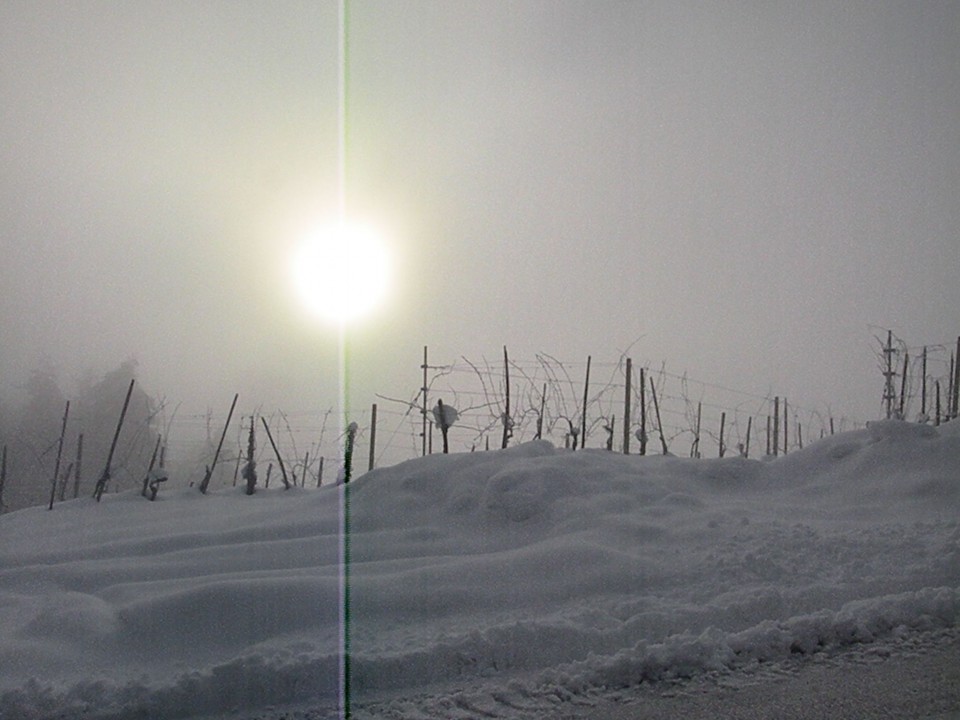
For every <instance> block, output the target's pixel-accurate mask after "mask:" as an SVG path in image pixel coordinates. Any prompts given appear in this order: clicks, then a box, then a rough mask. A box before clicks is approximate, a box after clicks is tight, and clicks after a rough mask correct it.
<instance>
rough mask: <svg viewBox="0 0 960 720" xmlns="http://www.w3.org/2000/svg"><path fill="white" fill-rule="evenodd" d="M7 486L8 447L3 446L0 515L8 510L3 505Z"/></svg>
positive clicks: (0, 460)
mask: <svg viewBox="0 0 960 720" xmlns="http://www.w3.org/2000/svg"><path fill="white" fill-rule="evenodd" d="M6 484H7V446H6V445H4V446H3V453H2V454H0V513H2V512H3V511H4V510H5V509H6V507H7V506H6V505H4V504H3V486H4V485H6Z"/></svg>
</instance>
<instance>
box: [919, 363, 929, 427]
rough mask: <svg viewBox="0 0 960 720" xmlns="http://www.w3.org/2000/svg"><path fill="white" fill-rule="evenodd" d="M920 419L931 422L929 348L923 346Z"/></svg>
mask: <svg viewBox="0 0 960 720" xmlns="http://www.w3.org/2000/svg"><path fill="white" fill-rule="evenodd" d="M920 373H921V378H920V417H921V418H923V422H925V423H926V422H929V419H928V418H927V346H926V345H924V346H923V356H922V357H921V359H920Z"/></svg>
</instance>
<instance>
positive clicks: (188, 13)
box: [0, 0, 960, 432]
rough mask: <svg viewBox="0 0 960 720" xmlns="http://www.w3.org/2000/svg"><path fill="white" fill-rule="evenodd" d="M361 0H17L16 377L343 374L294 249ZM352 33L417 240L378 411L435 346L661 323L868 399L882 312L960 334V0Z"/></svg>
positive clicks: (403, 279)
mask: <svg viewBox="0 0 960 720" xmlns="http://www.w3.org/2000/svg"><path fill="white" fill-rule="evenodd" d="M337 10H338V8H337V5H336V3H335V2H332V1H331V2H325V3H317V2H283V3H279V4H278V3H275V2H269V3H268V2H252V1H247V2H243V3H235V2H226V1H224V2H213V1H211V2H204V3H199V4H198V3H190V2H147V1H142V0H137V1H134V0H129V1H126V2H107V1H100V2H85V3H59V2H45V1H40V2H38V1H36V0H29V1H23V2H20V1H16V0H8V1H7V2H4V3H3V4H2V5H0V51H2V57H3V62H2V63H0V97H2V102H0V243H2V245H0V247H2V251H3V252H2V262H0V285H2V288H3V292H2V294H0V308H2V310H0V311H2V316H3V334H2V344H0V373H2V376H0V377H2V380H0V383H2V384H0V396H9V395H11V394H13V395H15V394H16V393H17V392H18V388H21V387H22V383H23V382H24V378H25V377H26V376H27V374H28V373H29V370H30V369H31V368H33V367H36V366H37V365H38V363H41V362H49V363H50V364H51V365H53V366H54V367H55V368H57V369H58V372H59V375H60V378H61V383H62V384H63V385H64V386H65V388H66V391H67V392H68V394H69V387H70V384H71V382H73V381H74V379H75V378H77V377H79V376H80V375H81V374H82V373H84V372H86V371H91V370H92V371H93V372H94V373H104V372H107V371H109V370H111V369H112V368H115V367H117V366H118V365H119V364H120V363H121V362H122V361H124V360H125V359H128V358H134V359H136V360H137V362H138V376H139V382H140V383H141V385H142V387H144V389H145V390H146V392H148V393H149V394H150V395H152V396H154V397H157V398H163V399H165V401H166V402H167V403H168V404H169V406H170V407H174V406H179V407H181V410H180V413H181V417H189V416H191V415H192V414H198V413H204V412H206V409H207V408H209V407H213V408H216V410H217V412H218V413H220V414H225V412H226V408H227V407H228V405H229V401H230V399H231V397H232V396H233V393H240V396H241V409H242V412H246V413H249V412H251V411H252V410H253V409H255V408H262V409H264V410H269V411H272V410H275V409H277V408H280V409H283V410H285V411H286V412H288V413H299V414H303V416H306V415H309V414H311V413H317V414H318V415H319V414H320V413H322V412H323V411H324V410H326V409H327V408H329V407H331V406H332V405H333V404H335V403H336V401H337V386H338V375H337V373H338V345H337V331H336V328H334V327H331V326H329V325H326V324H324V323H321V322H318V321H317V320H316V319H315V318H313V317H311V316H310V315H309V313H307V312H306V311H305V310H304V308H303V303H302V302H301V301H300V299H299V298H298V297H297V296H296V295H295V293H294V292H293V291H292V288H291V286H292V283H291V277H290V270H289V263H290V258H291V256H292V253H293V251H294V249H295V247H296V245H297V243H298V241H299V239H300V238H301V236H302V234H303V233H304V232H305V231H306V230H307V229H309V228H310V227H311V226H313V225H315V224H316V223H318V222H325V221H328V220H329V219H330V218H331V217H333V216H334V214H335V212H336V208H337V180H338V174H337V151H338V142H339V136H338V129H337V112H338V105H337V97H338V95H337V91H338V55H337ZM348 37H349V57H348V102H349V105H348V122H347V125H348V140H347V185H346V196H347V206H348V213H349V214H350V216H352V217H357V218H361V219H363V220H364V221H368V222H370V223H372V224H373V225H375V226H376V227H378V228H380V229H381V230H382V232H383V234H384V236H385V238H386V241H387V242H388V243H389V246H390V248H391V253H392V255H393V258H394V267H393V271H394V279H393V283H392V286H391V288H390V292H389V297H388V300H387V302H386V303H385V304H384V305H382V306H381V307H380V308H379V309H378V310H377V311H376V312H374V313H372V314H371V315H370V316H369V317H368V318H366V319H365V320H364V321H363V322H360V323H358V324H356V325H353V326H351V327H350V328H349V329H348V332H347V341H348V346H349V360H348V364H349V378H350V379H349V398H350V403H351V406H352V407H356V408H357V409H366V408H368V407H369V405H370V403H371V402H374V401H376V399H377V398H376V394H377V393H381V394H386V395H390V396H393V397H401V398H407V399H411V398H412V397H413V396H414V395H415V393H416V391H417V389H418V388H419V385H420V383H421V375H420V372H421V371H420V368H419V365H420V363H421V362H422V348H423V346H424V345H428V346H429V347H430V356H431V361H432V362H435V363H437V364H445V363H450V362H454V361H457V360H458V359H459V358H460V357H461V356H466V357H467V358H470V359H474V360H479V359H481V358H484V357H486V358H490V359H491V360H493V359H496V358H497V357H498V356H499V355H500V353H501V348H502V346H503V345H506V346H508V347H509V348H510V352H511V356H512V357H515V358H518V359H527V360H531V359H533V357H534V356H535V354H536V353H538V352H546V353H550V354H551V355H553V356H555V357H558V358H560V359H562V360H566V361H576V362H582V361H583V360H584V359H585V357H586V356H587V355H593V357H594V358H595V359H600V358H602V359H604V360H605V361H611V362H615V361H616V360H617V359H618V358H619V356H620V354H621V353H622V352H625V351H626V350H627V348H630V352H631V354H632V355H633V357H634V361H635V363H637V364H646V365H649V366H651V367H660V366H661V364H662V363H665V367H667V368H668V369H670V370H671V371H672V372H675V373H684V372H687V373H689V374H690V376H691V377H694V378H698V379H699V380H702V381H704V382H709V383H717V384H719V385H723V386H727V387H733V388H737V389H742V390H744V391H749V392H755V393H759V394H761V395H763V394H765V393H775V394H779V395H787V396H790V397H791V398H792V399H795V401H796V402H797V403H800V404H801V405H804V406H806V407H810V408H814V407H822V406H828V405H829V406H830V407H831V408H833V409H836V410H837V411H838V412H839V413H842V414H844V415H846V416H849V417H851V418H855V419H859V420H867V419H871V418H873V417H878V416H879V415H880V414H881V396H882V393H883V378H882V376H881V375H880V372H879V370H878V368H877V357H876V352H877V351H878V349H879V347H878V343H877V341H876V339H875V338H876V336H880V337H885V334H886V333H885V330H886V329H892V330H893V331H894V333H895V334H896V335H897V336H898V337H899V338H902V339H903V340H904V341H905V342H906V343H907V344H908V345H910V346H911V347H912V348H914V349H917V348H919V346H922V345H931V346H935V345H941V346H943V347H946V348H950V347H952V343H953V342H955V339H956V336H957V333H958V332H960V312H958V310H957V309H958V308H960V283H958V275H960V241H958V229H960V6H958V5H957V4H955V3H936V2H919V3H894V2H845V3H832V2H815V3H803V4H796V3H787V2H777V3H769V2H755V3H740V4H736V5H733V6H729V5H726V6H725V5H717V6H709V7H704V6H702V5H701V4H699V3H677V2H673V1H670V2H646V1H644V2H609V3H602V4H598V3H587V2H561V3H557V2H482V3H479V2H447V1H444V2H440V1H438V2H404V3H375V2H363V1H361V0H353V1H352V2H350V23H349V30H348ZM318 281H322V278H318ZM356 292H357V293H363V292H364V289H363V288H362V287H358V288H357V289H356ZM948 358H949V350H943V349H941V351H940V352H939V354H938V355H937V356H936V362H937V363H939V365H937V367H936V368H935V369H931V373H933V372H937V373H942V374H945V372H946V363H947V362H948ZM403 432H405V431H403Z"/></svg>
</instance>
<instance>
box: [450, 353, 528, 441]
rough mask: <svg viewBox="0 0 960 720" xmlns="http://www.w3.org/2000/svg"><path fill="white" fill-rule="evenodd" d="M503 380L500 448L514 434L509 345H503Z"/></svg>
mask: <svg viewBox="0 0 960 720" xmlns="http://www.w3.org/2000/svg"><path fill="white" fill-rule="evenodd" d="M503 381H504V383H506V387H505V390H504V410H503V417H501V418H500V420H501V421H502V422H503V439H502V441H501V442H500V449H501V450H502V449H505V448H506V447H507V443H508V442H509V441H510V438H511V437H512V436H513V418H511V416H510V360H509V359H508V358H507V346H506V345H504V346H503ZM443 451H444V452H447V434H446V432H444V433H443Z"/></svg>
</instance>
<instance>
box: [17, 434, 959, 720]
mask: <svg viewBox="0 0 960 720" xmlns="http://www.w3.org/2000/svg"><path fill="white" fill-rule="evenodd" d="M341 492H342V491H341V489H340V488H335V487H331V488H321V489H320V490H312V491H311V490H289V491H284V490H282V489H273V488H271V489H270V490H268V491H264V490H260V491H259V492H258V493H257V494H255V495H253V496H250V497H248V496H246V495H244V494H243V493H242V490H241V489H239V488H237V489H229V490H218V491H215V492H212V493H210V494H208V495H206V496H202V495H200V494H199V492H197V491H196V490H195V489H189V488H181V489H164V490H162V491H161V493H160V497H159V499H158V500H157V501H156V502H152V503H151V502H148V501H147V500H145V499H143V498H141V497H140V496H139V495H138V494H136V493H127V494H120V495H115V496H105V497H104V498H103V501H102V502H101V503H99V504H98V503H96V502H94V501H93V500H91V499H80V500H77V501H72V502H67V503H61V504H58V505H57V506H56V507H55V508H54V510H53V511H52V512H49V511H47V510H46V509H45V508H32V509H27V510H21V511H18V512H15V513H10V514H8V515H4V516H2V517H0V718H4V719H6V718H18V719H19V718H24V719H26V718H54V717H56V718H65V719H66V718H130V717H143V718H147V717H149V718H159V719H164V718H180V717H219V716H224V717H263V718H269V717H277V718H279V717H282V716H283V715H284V712H283V711H284V708H287V709H288V712H289V715H288V716H290V717H293V716H297V715H299V716H300V717H311V718H325V717H336V716H337V713H338V688H339V683H338V668H339V661H340V654H339V647H340V645H339V628H340V622H339V619H340V606H339V582H340V564H339V548H340V542H339V538H340V535H339V526H340V523H339V507H340V493H341ZM958 519H960V423H958V422H953V423H950V424H947V425H943V426H940V427H939V428H933V427H928V426H922V425H914V424H908V423H903V422H896V421H885V422H876V423H872V424H870V425H869V426H868V428H866V429H864V430H858V431H854V432H848V433H843V434H840V435H836V436H833V437H828V438H826V439H824V440H821V441H820V442H817V443H815V444H813V445H810V446H808V447H807V448H805V449H804V450H801V451H798V452H795V453H793V454H791V455H788V456H786V457H781V458H778V459H766V460H746V459H743V458H739V457H730V458H724V459H710V460H706V459H705V460H688V459H680V458H674V457H661V456H648V457H637V456H630V457H625V456H623V455H617V454H613V453H608V452H603V451H583V452H576V453H572V452H568V451H565V450H560V449H555V448H553V447H552V446H551V445H549V444H548V443H543V442H540V443H529V444H525V445H521V446H517V447H514V448H510V449H508V450H505V451H495V452H483V453H481V452H478V453H468V454H460V455H450V456H441V455H434V456H431V457H427V458H422V459H418V460H413V461H409V462H406V463H403V464H400V465H397V466H395V467H391V468H385V469H381V470H376V471H374V472H371V473H368V474H366V475H364V476H362V477H359V478H357V479H356V480H355V481H354V482H353V483H351V485H350V486H349V534H348V538H349V553H350V560H351V561H350V565H349V597H350V602H349V612H348V618H349V622H348V628H349V645H350V651H351V652H350V666H349V667H350V680H351V682H350V700H351V706H352V710H353V715H354V716H355V717H359V718H366V717H396V718H472V717H479V716H484V715H486V716H490V717H530V718H540V717H543V718H546V717H558V716H566V717H584V716H583V715H582V714H579V713H581V711H582V709H583V708H584V707H585V706H586V707H589V706H590V705H591V704H597V703H601V704H602V703H603V702H608V703H609V702H611V699H616V698H619V697H623V694H624V693H625V692H634V691H635V692H642V691H643V690H644V689H648V688H657V687H665V686H674V684H675V683H676V681H677V680H678V679H681V680H682V681H683V683H687V684H694V683H697V682H701V681H702V680H703V679H704V678H708V677H715V676H717V675H718V674H723V675H724V677H726V678H727V680H726V681H725V682H726V683H727V685H729V683H730V682H732V680H731V678H737V677H744V678H746V677H756V676H757V674H758V673H759V674H762V672H763V668H768V667H775V666H776V667H782V666H783V665H784V663H795V664H800V665H806V666H811V667H812V666H815V665H816V664H817V663H818V662H822V659H823V658H827V657H834V656H835V655H836V653H837V652H838V651H842V650H844V649H845V648H847V649H849V648H885V650H884V652H885V653H886V652H889V648H891V647H894V646H896V644H897V643H898V642H905V643H906V642H910V641H911V638H916V637H920V636H927V637H929V636H931V635H935V634H937V633H942V634H944V636H946V637H952V638H954V639H955V638H956V636H957V619H958V616H960V525H958ZM881 654H882V653H881ZM687 679H689V680H687ZM683 683H681V684H683ZM746 684H747V683H744V685H746ZM291 709H296V710H298V711H297V712H293V710H291Z"/></svg>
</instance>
